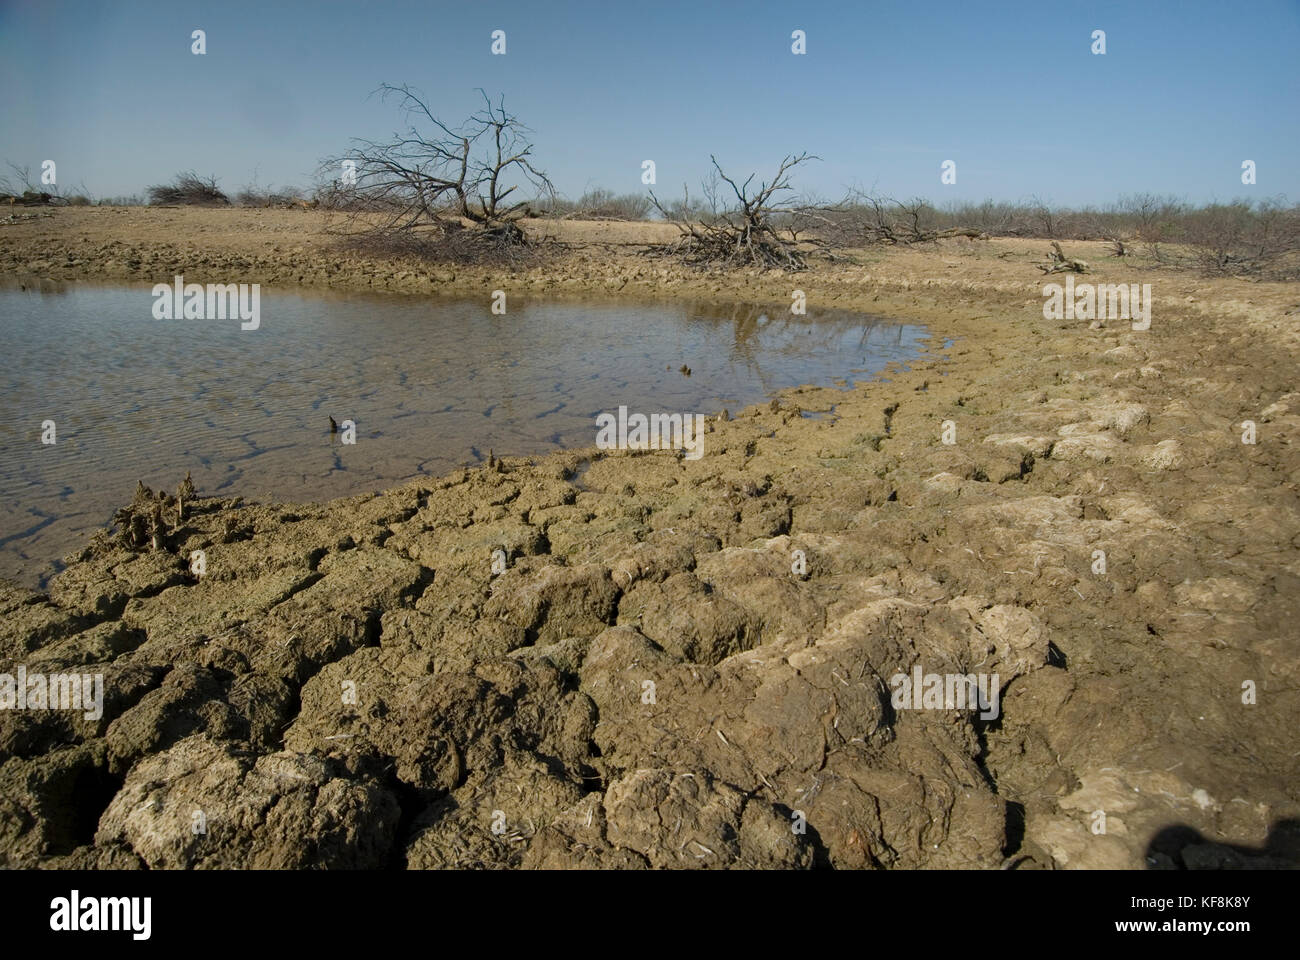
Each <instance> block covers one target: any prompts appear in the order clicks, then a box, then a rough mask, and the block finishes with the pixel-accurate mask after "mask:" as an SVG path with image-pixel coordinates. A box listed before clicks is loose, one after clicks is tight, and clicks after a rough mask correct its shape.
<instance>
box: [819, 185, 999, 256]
mask: <svg viewBox="0 0 1300 960" xmlns="http://www.w3.org/2000/svg"><path fill="white" fill-rule="evenodd" d="M800 215H801V216H802V217H803V218H805V219H807V220H808V221H810V222H811V223H812V224H814V225H815V226H814V229H815V230H816V231H817V232H818V234H819V235H820V236H822V238H823V239H825V240H827V241H828V242H829V243H831V244H832V245H833V246H866V245H869V244H876V243H883V244H889V245H899V244H913V243H933V242H935V241H937V240H946V239H950V238H953V237H968V238H970V239H972V240H987V239H988V234H986V233H985V232H984V231H982V230H977V229H975V228H973V227H949V228H946V229H939V228H938V226H937V225H935V224H934V222H933V221H934V219H935V216H936V214H935V210H934V208H933V207H932V206H931V205H930V204H929V202H928V201H926V200H923V199H921V198H920V197H913V198H912V199H911V200H907V201H902V200H893V199H890V198H889V197H877V196H874V195H872V194H871V193H868V192H865V191H863V190H857V189H855V190H852V191H850V192H849V194H848V196H847V197H845V199H843V200H841V201H840V202H839V203H836V204H833V205H829V206H823V207H819V208H816V209H804V210H801V211H800Z"/></svg>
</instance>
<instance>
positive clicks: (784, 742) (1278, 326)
mask: <svg viewBox="0 0 1300 960" xmlns="http://www.w3.org/2000/svg"><path fill="white" fill-rule="evenodd" d="M320 224H321V220H320V218H319V217H318V216H317V215H315V214H310V213H305V212H299V213H294V212H271V211H259V212H253V213H250V212H247V211H234V210H232V211H191V210H161V211H157V210H122V211H118V210H111V209H102V208H91V209H87V210H71V209H69V210H60V211H58V212H57V213H56V214H55V215H54V216H52V217H49V218H38V219H33V220H27V221H22V222H19V223H14V224H6V225H3V226H0V266H2V269H3V273H4V275H5V276H6V277H7V278H10V279H12V280H15V281H17V282H22V283H29V282H41V281H42V280H71V279H134V280H137V281H140V282H147V283H155V282H160V281H165V280H167V279H168V278H169V277H170V276H171V275H172V274H173V273H174V272H184V273H185V274H186V277H187V279H192V280H195V281H199V282H206V281H207V280H209V279H211V280H219V281H221V282H236V281H255V282H261V283H263V284H289V283H301V284H309V285H328V286H332V287H336V288H339V289H343V290H347V289H366V288H379V289H385V290H401V291H409V292H430V293H437V292H447V293H451V292H455V293H458V294H468V295H475V294H476V293H478V292H484V293H485V292H486V291H490V290H492V289H505V290H507V291H522V292H528V293H537V294H544V293H546V292H548V291H555V290H563V291H568V292H575V293H577V292H584V291H585V292H592V293H597V292H598V293H610V292H627V293H633V292H634V293H636V294H637V295H638V296H646V295H651V296H662V297H685V296H690V297H702V296H703V297H714V298H717V299H718V300H744V301H765V302H771V303H773V304H788V303H789V302H790V296H791V291H792V290H793V289H795V288H798V289H801V290H803V291H805V293H806V294H807V297H808V301H809V303H810V304H812V305H817V306H828V307H844V308H855V309H863V310H870V311H872V312H875V313H884V314H890V315H894V316H898V317H901V318H904V319H907V320H912V321H919V322H923V323H926V324H928V325H929V326H930V329H931V330H932V332H933V333H934V339H933V340H932V342H931V346H930V350H929V352H928V353H927V354H926V356H925V358H924V360H923V362H920V363H918V364H916V365H914V367H913V368H912V369H911V370H906V371H904V370H893V371H890V372H889V373H888V374H887V379H886V380H882V381H881V382H875V383H872V384H869V385H863V386H860V387H859V388H858V389H856V390H854V391H852V392H849V393H844V392H841V391H837V390H827V389H818V388H801V389H796V390H791V391H787V392H786V393H785V394H783V395H782V397H781V398H780V400H779V401H778V402H777V403H775V404H772V405H762V406H758V407H754V408H750V409H748V410H744V411H732V412H731V414H730V416H729V417H728V418H726V419H723V418H721V417H719V418H715V419H713V420H711V421H710V432H709V433H708V435H707V437H706V447H705V450H706V454H705V456H703V457H702V458H701V459H699V460H696V461H688V460H685V459H682V458H680V457H678V456H676V455H675V454H674V453H672V452H637V451H631V452H622V453H612V454H608V455H606V454H602V453H601V452H599V451H595V450H588V451H577V452H573V453H570V454H564V455H557V456H554V457H550V458H546V459H539V460H535V461H525V460H510V459H507V460H506V461H505V462H504V464H503V465H502V466H501V468H500V469H495V468H493V469H488V468H483V469H475V470H466V471H460V472H457V473H455V474H453V475H451V476H448V477H445V478H443V479H441V480H439V481H436V482H421V483H417V484H412V485H408V486H405V487H401V488H398V489H394V490H389V491H386V492H384V493H382V494H378V495H374V496H365V497H356V498H351V499H348V500H338V501H334V502H331V503H325V504H251V503H245V502H241V501H238V500H216V499H199V500H197V501H196V502H195V503H194V504H193V505H192V507H191V508H190V509H189V510H188V511H187V513H186V516H185V519H184V520H183V521H182V523H181V524H180V526H179V529H177V530H176V531H175V532H174V533H172V534H169V535H168V536H167V537H166V538H165V540H164V543H163V544H162V549H160V550H151V549H143V550H138V551H133V550H129V549H127V548H125V547H122V546H114V547H112V548H110V549H107V550H103V551H95V550H91V549H89V548H88V549H87V550H86V551H85V552H84V553H83V554H81V556H80V557H79V558H78V559H76V560H75V562H73V563H72V564H71V565H70V567H69V568H68V569H67V570H66V571H65V572H64V573H63V574H61V575H60V576H59V577H58V578H56V579H55V580H54V581H53V583H52V584H51V588H50V591H49V595H48V596H38V595H35V594H31V593H29V592H27V591H23V590H20V589H17V588H13V589H9V590H7V591H6V592H5V594H4V595H3V597H2V598H0V607H2V609H3V626H2V627H0V658H4V659H3V661H2V662H3V664H4V667H3V668H0V669H6V670H10V671H11V672H12V670H13V669H16V667H17V665H19V664H21V665H23V666H24V667H25V668H26V670H27V671H28V673H37V672H41V673H44V674H50V673H54V672H60V671H61V672H76V673H82V674H95V673H102V674H103V675H104V707H103V715H102V716H100V717H97V718H87V717H84V716H83V715H82V714H80V713H72V712H68V711H60V712H53V711H31V710H28V711H0V759H3V767H2V768H0V862H3V863H4V864H6V865H9V866H34V865H42V866H92V865H99V866H105V867H109V866H112V867H118V866H120V867H129V866H141V865H148V866H152V867H178V866H216V867H236V866H241V867H242V866H309V865H326V866H368V867H369V866H408V867H419V868H423V867H441V866H524V867H537V866H599V867H646V866H649V867H664V866H670V867H677V866H681V867H718V866H764V867H804V866H812V865H818V864H830V865H834V866H837V867H874V866H879V867H895V868H909V867H984V868H997V867H999V866H1019V867H1029V866H1041V867H1051V866H1057V867H1105V866H1116V867H1145V866H1176V865H1180V866H1192V867H1204V866H1217V865H1242V864H1253V865H1281V864H1284V863H1287V862H1295V861H1296V859H1297V857H1296V852H1297V849H1296V848H1297V837H1296V834H1295V833H1294V831H1293V828H1292V821H1293V819H1294V818H1296V817H1297V815H1300V792H1298V791H1300V788H1298V787H1297V784H1300V776H1298V774H1300V769H1298V767H1300V761H1298V757H1297V751H1300V747H1298V746H1297V744H1296V740H1297V738H1296V736H1295V733H1294V731H1295V717H1296V716H1297V712H1298V711H1297V708H1298V707H1300V702H1298V698H1297V693H1296V690H1297V682H1296V681H1297V653H1298V652H1300V650H1298V647H1300V643H1298V642H1297V640H1298V637H1300V628H1297V626H1296V624H1297V623H1300V565H1298V564H1297V557H1298V554H1297V547H1298V546H1300V542H1298V541H1297V537H1298V536H1300V503H1297V497H1296V480H1295V478H1296V475H1297V466H1298V465H1300V463H1298V460H1300V457H1297V455H1296V452H1295V450H1294V442H1295V440H1296V437H1297V427H1298V426H1300V386H1298V385H1297V383H1296V369H1297V346H1298V344H1297V326H1296V311H1297V310H1300V288H1297V286H1296V285H1266V284H1255V283H1249V282H1244V281H1236V280H1215V281H1207V280H1204V279H1201V278H1198V277H1196V276H1192V275H1188V274H1177V273H1170V272H1164V271H1161V270H1158V269H1151V268H1146V267H1144V266H1143V265H1141V264H1138V265H1136V266H1130V265H1129V264H1127V263H1126V262H1124V261H1120V260H1115V259H1108V258H1107V256H1106V254H1105V253H1104V251H1103V250H1102V249H1101V247H1100V245H1098V246H1096V247H1093V246H1092V245H1089V244H1074V245H1070V244H1067V249H1068V251H1069V252H1070V254H1071V255H1073V256H1079V257H1082V258H1083V259H1085V260H1088V261H1090V262H1092V263H1093V265H1094V268H1095V270H1096V274H1095V276H1093V277H1091V278H1088V279H1094V280H1097V281H1100V282H1116V283H1119V282H1123V283H1131V282H1138V283H1151V284H1152V288H1153V294H1154V298H1155V300H1154V308H1153V311H1152V321H1151V328H1150V329H1149V330H1147V331H1142V332H1138V331H1133V330H1132V329H1131V328H1130V325H1129V324H1128V323H1127V322H1122V321H1121V322H1115V321H1108V322H1106V323H1104V324H1101V325H1099V326H1095V327H1094V326H1090V325H1089V323H1088V322H1087V321H1073V320H1072V321H1066V320H1061V321H1051V320H1044V319H1043V312H1042V304H1043V297H1042V283H1043V278H1042V276H1041V275H1040V274H1039V272H1038V271H1037V270H1036V269H1035V268H1034V266H1033V264H1034V262H1036V261H1038V260H1041V259H1043V257H1044V255H1045V252H1046V248H1047V245H1046V244H1045V243H1041V242H1031V241H995V242H976V241H959V242H953V243H951V244H948V245H944V246H940V247H937V248H927V249H924V250H897V251H880V250H872V251H867V252H863V253H862V254H860V256H859V257H858V261H859V262H857V263H855V264H836V265H819V266H817V267H815V268H814V269H812V270H810V271H808V272H806V273H803V274H799V275H797V276H794V277H790V276H786V275H782V274H779V273H774V272H769V273H757V272H736V273H732V274H699V273H694V272H691V271H687V270H685V269H681V268H677V267H673V266H671V265H669V264H666V263H663V262H660V261H653V260H647V259H645V258H644V257H642V256H640V255H639V254H638V253H637V247H636V246H635V245H636V244H637V243H639V242H643V241H644V240H646V239H649V236H648V232H649V231H650V230H653V229H659V228H652V227H647V226H645V225H626V224H591V225H584V224H563V225H560V227H559V228H558V229H561V230H563V231H565V239H567V240H569V241H571V242H574V243H586V244H589V245H587V246H581V247H577V248H575V249H572V250H570V251H568V252H566V253H564V254H563V255H559V256H557V257H556V258H554V259H552V260H551V261H550V262H549V263H546V264H543V265H538V266H536V267H531V268H528V269H521V270H518V271H515V272H513V273H511V272H508V271H506V272H502V273H493V272H491V271H488V270H481V269H480V270H467V269H463V268H456V269H451V268H433V269H429V268H423V267H420V266H418V265H415V264H402V263H390V262H370V261H365V260H358V259H354V258H347V257H340V256H339V255H337V254H335V253H332V252H331V250H330V248H329V242H330V240H329V237H328V236H326V235H325V234H324V233H322V232H321V230H320ZM203 274H215V275H214V276H211V277H206V276H203ZM949 341H951V343H950V344H949V345H948V346H947V347H945V343H949ZM1245 420H1252V421H1254V422H1255V423H1256V425H1257V432H1258V436H1257V442H1256V443H1254V444H1243V443H1242V428H1241V424H1242V422H1243V421H1245ZM945 421H950V422H951V424H950V425H951V427H952V428H954V429H955V441H956V442H955V443H953V444H951V445H948V444H944V443H943V442H941V435H942V433H943V431H944V426H945ZM177 479H179V478H177ZM199 493H200V495H201V494H202V493H203V491H199ZM124 499H125V497H124ZM195 550H202V551H203V552H204V555H205V563H206V573H205V575H204V576H202V577H201V578H197V579H196V578H195V577H194V576H192V575H191V574H189V573H188V572H187V565H186V560H185V559H184V558H187V557H189V556H190V554H191V552H192V551H195ZM497 550H501V551H503V552H504V553H505V555H506V557H507V561H506V569H505V570H504V571H503V572H495V573H494V571H493V554H494V551H497ZM796 551H801V553H800V554H797V553H796ZM1097 551H1102V552H1104V555H1105V567H1104V572H1100V569H1101V568H1100V566H1099V564H1098V559H1097V558H1098V554H1097ZM800 556H802V557H803V558H804V561H805V563H806V570H803V568H802V567H798V558H799V557H800ZM498 559H499V557H498ZM796 569H800V570H803V572H802V574H801V573H799V572H796ZM917 665H919V666H920V667H921V668H922V669H923V671H924V672H925V673H934V674H949V673H962V674H967V673H971V674H979V673H984V674H988V675H991V674H994V673H996V674H998V676H999V678H1000V684H1001V697H1000V703H999V710H998V715H997V717H996V718H989V719H981V718H980V717H979V716H978V714H976V713H974V712H972V711H961V710H956V709H953V710H947V709H920V710H914V709H904V708H897V707H895V705H894V703H893V697H892V696H891V686H890V682H891V678H892V677H894V675H896V674H898V673H908V672H910V671H911V670H912V669H913V668H914V667H915V666H917ZM1243 691H1246V692H1247V693H1249V692H1251V691H1253V697H1252V696H1244V693H1243ZM1243 699H1245V700H1253V702H1243ZM196 812H201V817H200V816H197V815H196ZM1099 814H1102V815H1104V817H1103V816H1099ZM804 819H806V824H807V828H806V831H804V832H802V833H801V832H798V831H796V830H795V829H792V826H793V825H797V824H799V823H800V822H802V820H804ZM200 821H201V822H202V824H203V825H204V831H205V832H195V829H194V824H195V823H197V822H200ZM1103 824H1104V827H1103ZM494 828H495V829H494Z"/></svg>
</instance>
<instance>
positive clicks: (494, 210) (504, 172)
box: [321, 84, 555, 254]
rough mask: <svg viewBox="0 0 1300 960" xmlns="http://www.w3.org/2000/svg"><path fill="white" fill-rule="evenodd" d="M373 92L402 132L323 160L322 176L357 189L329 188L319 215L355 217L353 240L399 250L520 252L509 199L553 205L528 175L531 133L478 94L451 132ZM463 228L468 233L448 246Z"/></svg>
mask: <svg viewBox="0 0 1300 960" xmlns="http://www.w3.org/2000/svg"><path fill="white" fill-rule="evenodd" d="M378 92H379V94H380V97H381V99H387V98H389V97H395V98H396V99H397V100H398V104H399V106H400V108H401V110H402V111H403V113H404V114H405V116H406V118H407V120H408V123H409V126H408V128H407V130H406V131H405V132H404V133H395V134H393V136H392V137H391V138H389V139H388V140H384V141H374V140H354V141H353V145H354V146H353V149H352V150H351V151H350V152H349V153H348V154H347V155H346V156H344V157H336V158H333V159H330V160H326V161H325V162H324V163H323V164H322V167H321V169H322V171H325V170H328V171H330V172H331V173H335V172H338V171H339V170H340V169H351V170H353V171H354V172H355V182H352V180H351V178H344V179H339V180H335V181H334V182H333V184H331V185H330V187H329V188H328V189H327V190H326V191H325V195H326V197H327V198H328V199H327V202H326V206H329V207H333V208H336V209H337V208H346V209H348V210H350V211H351V212H352V213H353V214H360V215H362V216H360V217H354V218H353V219H351V220H350V226H351V227H352V228H354V229H353V231H352V232H359V233H361V234H364V235H366V236H368V237H371V238H379V239H382V240H384V241H386V242H389V243H395V244H398V245H407V246H411V247H418V246H421V244H420V243H418V242H417V238H423V239H424V240H425V241H432V242H433V243H434V244H435V245H436V244H437V243H439V242H445V241H451V240H454V241H455V242H454V243H453V245H454V246H455V247H456V251H458V252H459V253H462V254H468V253H472V252H473V251H474V250H478V251H479V252H484V251H487V250H488V249H490V248H494V247H495V248H499V247H502V246H511V245H515V246H522V245H524V243H525V237H524V233H523V231H522V230H521V229H520V227H519V225H518V221H519V220H521V219H523V218H524V217H525V216H527V215H528V214H529V213H530V209H529V201H528V200H524V199H517V198H516V191H517V190H518V189H519V188H520V186H521V185H525V184H526V185H527V186H528V187H529V188H530V190H529V193H530V195H531V196H533V197H538V196H545V197H553V196H554V193H555V188H554V187H553V186H552V184H551V181H550V180H549V179H548V178H547V176H546V174H545V173H543V172H542V171H541V170H539V169H538V168H537V167H536V166H534V165H533V161H532V150H533V146H532V142H531V141H530V139H529V130H528V128H527V127H525V126H524V125H523V123H521V122H520V120H519V118H518V117H516V116H515V115H514V114H512V113H510V112H509V111H507V110H506V107H505V100H504V98H501V99H500V100H498V101H497V102H496V103H493V101H492V99H491V98H490V97H489V96H488V95H487V94H486V93H485V92H484V91H482V90H479V93H480V94H482V96H483V107H482V108H481V109H480V110H478V111H477V112H475V113H474V114H473V115H471V116H470V117H469V118H468V119H467V120H466V121H465V122H464V123H462V124H461V125H459V126H458V127H454V128H453V127H451V126H448V125H447V124H446V123H444V122H443V121H442V120H441V119H439V118H438V117H437V116H436V115H435V114H434V112H433V110H432V109H431V108H430V106H429V105H428V103H427V102H426V101H425V100H424V98H423V97H421V96H420V95H419V94H418V93H416V92H415V91H414V90H412V89H411V88H410V87H408V86H406V85H403V86H392V85H389V84H384V85H383V86H381V87H380V88H379V91H378ZM422 128H423V129H422ZM462 220H468V221H470V223H471V225H472V226H473V227H475V228H476V229H475V230H474V231H472V232H471V234H470V236H468V237H459V238H454V237H453V235H455V234H458V233H459V232H460V231H461V229H462V227H463V226H464V225H463V223H462ZM424 246H426V248H428V249H429V250H430V252H432V251H433V248H432V247H428V244H427V243H426V244H424ZM443 252H449V251H447V250H444V251H443Z"/></svg>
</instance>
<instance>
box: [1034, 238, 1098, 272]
mask: <svg viewBox="0 0 1300 960" xmlns="http://www.w3.org/2000/svg"><path fill="white" fill-rule="evenodd" d="M1038 269H1039V270H1042V271H1043V273H1087V272H1088V264H1087V263H1086V262H1084V261H1083V260H1075V259H1073V258H1072V257H1067V256H1066V255H1065V254H1064V253H1063V252H1062V250H1061V244H1060V241H1058V240H1053V241H1052V252H1051V253H1050V254H1048V261H1047V263H1046V264H1039V266H1038Z"/></svg>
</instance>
